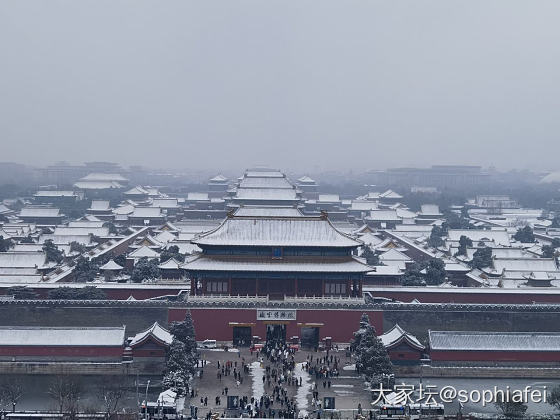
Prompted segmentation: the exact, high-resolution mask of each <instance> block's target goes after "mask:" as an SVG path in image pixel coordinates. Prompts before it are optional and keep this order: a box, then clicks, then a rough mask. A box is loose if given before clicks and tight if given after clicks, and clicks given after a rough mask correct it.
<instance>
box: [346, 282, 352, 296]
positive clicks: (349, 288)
mask: <svg viewBox="0 0 560 420" xmlns="http://www.w3.org/2000/svg"><path fill="white" fill-rule="evenodd" d="M351 294H352V282H351V281H350V279H347V280H346V296H350V295H351Z"/></svg>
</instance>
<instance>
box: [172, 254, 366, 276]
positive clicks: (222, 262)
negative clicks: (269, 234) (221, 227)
mask: <svg viewBox="0 0 560 420" xmlns="http://www.w3.org/2000/svg"><path fill="white" fill-rule="evenodd" d="M182 267H183V268H185V269H186V270H195V271H264V272H267V271H268V272H317V273H349V272H352V273H365V272H368V271H371V267H370V266H368V265H366V264H364V263H362V262H361V261H359V260H357V259H355V258H348V259H344V260H340V259H331V260H320V261H309V260H300V259H290V258H283V259H281V260H271V259H268V258H266V259H258V258H254V259H243V260H239V259H236V258H227V257H225V258H218V257H211V258H209V257H206V256H199V257H197V258H195V259H193V260H192V261H189V262H186V263H184V264H183V266H182Z"/></svg>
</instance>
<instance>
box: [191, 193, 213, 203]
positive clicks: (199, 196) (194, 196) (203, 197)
mask: <svg viewBox="0 0 560 420" xmlns="http://www.w3.org/2000/svg"><path fill="white" fill-rule="evenodd" d="M208 200H209V198H208V193H202V192H190V193H188V194H187V201H208Z"/></svg>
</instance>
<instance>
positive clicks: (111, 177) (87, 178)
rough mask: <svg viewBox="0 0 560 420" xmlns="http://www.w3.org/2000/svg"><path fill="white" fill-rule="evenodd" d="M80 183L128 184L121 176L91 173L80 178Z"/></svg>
mask: <svg viewBox="0 0 560 420" xmlns="http://www.w3.org/2000/svg"><path fill="white" fill-rule="evenodd" d="M80 181H117V182H128V179H126V178H125V177H123V176H122V175H121V174H106V173H101V172H93V173H91V174H88V175H86V176H84V177H83V178H80Z"/></svg>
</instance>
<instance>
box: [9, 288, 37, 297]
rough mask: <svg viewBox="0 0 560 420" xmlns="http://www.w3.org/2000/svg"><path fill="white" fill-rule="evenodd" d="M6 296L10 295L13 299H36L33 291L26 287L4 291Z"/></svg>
mask: <svg viewBox="0 0 560 420" xmlns="http://www.w3.org/2000/svg"><path fill="white" fill-rule="evenodd" d="M6 294H7V295H12V296H13V297H14V299H37V294H36V293H35V291H34V290H33V289H31V288H30V287H26V286H12V287H8V288H7V289H6Z"/></svg>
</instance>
